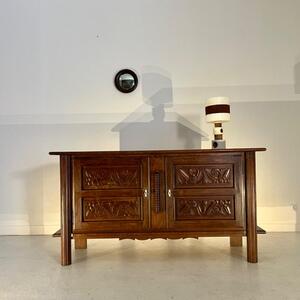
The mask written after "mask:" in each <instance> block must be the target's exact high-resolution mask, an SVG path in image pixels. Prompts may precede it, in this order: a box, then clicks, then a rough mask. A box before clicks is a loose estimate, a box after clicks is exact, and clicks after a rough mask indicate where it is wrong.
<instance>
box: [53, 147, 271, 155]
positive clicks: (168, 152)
mask: <svg viewBox="0 0 300 300" xmlns="http://www.w3.org/2000/svg"><path fill="white" fill-rule="evenodd" d="M266 150H267V149H266V148H228V149H218V150H215V149H189V150H132V151H127V150H126V151H51V152H49V154H50V155H75V156H86V155H88V156H97V155H103V154H104V155H109V154H113V155H116V154H120V155H126V154H131V155H155V154H160V155H161V154H164V155H174V154H180V153H184V154H197V153H198V154H200V153H232V152H257V151H266Z"/></svg>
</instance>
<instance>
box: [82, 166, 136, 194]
mask: <svg viewBox="0 0 300 300" xmlns="http://www.w3.org/2000/svg"><path fill="white" fill-rule="evenodd" d="M81 178H82V183H81V185H82V189H83V190H94V189H114V188H138V187H140V185H141V170H140V166H138V165H136V166H130V165H128V166H126V165H120V166H109V165H95V166H83V167H82V177H81Z"/></svg>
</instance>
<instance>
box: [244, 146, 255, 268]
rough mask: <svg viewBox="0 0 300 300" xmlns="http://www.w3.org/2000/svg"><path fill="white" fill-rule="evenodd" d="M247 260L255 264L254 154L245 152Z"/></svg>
mask: <svg viewBox="0 0 300 300" xmlns="http://www.w3.org/2000/svg"><path fill="white" fill-rule="evenodd" d="M246 178H247V181H246V210H247V230H246V231H247V260H248V262H251V263H257V233H256V189H255V152H246Z"/></svg>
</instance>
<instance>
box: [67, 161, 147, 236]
mask: <svg viewBox="0 0 300 300" xmlns="http://www.w3.org/2000/svg"><path fill="white" fill-rule="evenodd" d="M73 170H74V171H73V183H74V185H73V186H74V200H75V233H76V232H77V233H80V232H85V231H87V230H88V231H89V232H99V231H101V232H103V231H108V232H112V231H115V232H126V231H141V230H143V229H145V228H147V227H148V207H147V203H148V202H147V197H148V195H147V192H145V190H146V189H147V187H148V159H147V158H144V157H125V156H124V157H96V158H74V160H73Z"/></svg>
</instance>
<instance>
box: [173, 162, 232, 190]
mask: <svg viewBox="0 0 300 300" xmlns="http://www.w3.org/2000/svg"><path fill="white" fill-rule="evenodd" d="M232 173H233V169H232V166H231V165H230V166H228V167H227V166H226V167H224V166H220V167H219V166H176V171H175V174H176V175H175V177H176V179H175V183H176V186H195V185H196V186H199V185H200V186H232V185H233V174H232Z"/></svg>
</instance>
